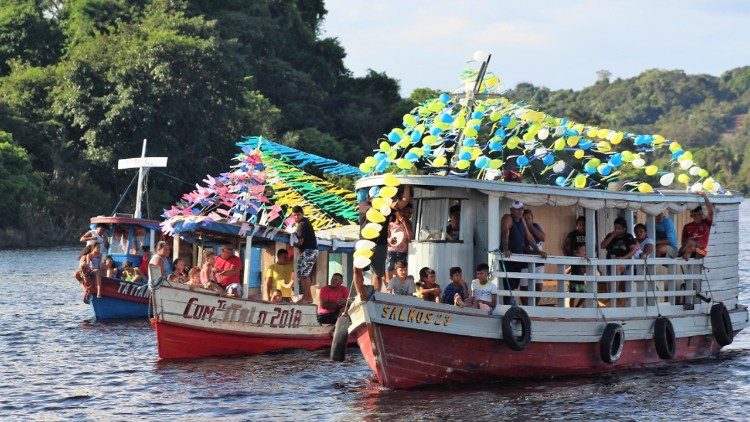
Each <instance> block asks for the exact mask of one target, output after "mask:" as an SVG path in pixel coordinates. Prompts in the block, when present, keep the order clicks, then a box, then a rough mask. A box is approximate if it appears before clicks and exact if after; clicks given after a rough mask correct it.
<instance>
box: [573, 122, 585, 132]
mask: <svg viewBox="0 0 750 422" xmlns="http://www.w3.org/2000/svg"><path fill="white" fill-rule="evenodd" d="M573 130H575V131H576V132H578V133H581V132H583V124H581V123H578V124H576V125H573Z"/></svg>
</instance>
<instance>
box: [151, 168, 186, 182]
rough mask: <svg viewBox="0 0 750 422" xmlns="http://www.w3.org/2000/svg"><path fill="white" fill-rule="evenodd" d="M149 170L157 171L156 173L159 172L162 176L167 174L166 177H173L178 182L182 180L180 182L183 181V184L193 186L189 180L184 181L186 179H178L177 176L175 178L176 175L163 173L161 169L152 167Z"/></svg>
mask: <svg viewBox="0 0 750 422" xmlns="http://www.w3.org/2000/svg"><path fill="white" fill-rule="evenodd" d="M151 171H155V172H157V173H159V174H161V175H162V176H167V177H168V178H170V179H174V180H176V181H178V182H182V183H184V184H186V185H188V186H193V184H192V183H190V182H186V181H184V180H182V179H179V178H177V177H174V176H172V175H170V174H167V173H164V172H163V171H159V170H156V169H155V168H152V169H151Z"/></svg>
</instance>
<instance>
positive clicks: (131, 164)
mask: <svg viewBox="0 0 750 422" xmlns="http://www.w3.org/2000/svg"><path fill="white" fill-rule="evenodd" d="M167 158H168V157H146V140H145V139H144V140H143V151H142V152H141V156H140V157H138V158H125V159H123V160H118V161H117V168H118V170H124V169H133V168H137V169H138V191H137V194H136V199H135V214H134V215H133V216H134V217H135V218H141V197H142V196H143V177H144V176H145V175H146V173H148V170H149V169H150V168H151V167H166V166H167Z"/></svg>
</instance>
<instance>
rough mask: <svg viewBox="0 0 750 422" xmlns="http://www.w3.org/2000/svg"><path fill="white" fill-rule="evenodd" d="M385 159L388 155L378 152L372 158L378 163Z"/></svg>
mask: <svg viewBox="0 0 750 422" xmlns="http://www.w3.org/2000/svg"><path fill="white" fill-rule="evenodd" d="M385 157H386V155H385V154H384V153H382V152H378V153H377V154H375V155H373V156H372V158H374V159H376V160H378V161H383V160H385Z"/></svg>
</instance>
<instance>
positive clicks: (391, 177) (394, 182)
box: [378, 173, 401, 208]
mask: <svg viewBox="0 0 750 422" xmlns="http://www.w3.org/2000/svg"><path fill="white" fill-rule="evenodd" d="M383 184H384V185H386V186H398V185H400V184H401V182H399V181H398V177H396V175H395V174H393V173H386V174H385V175H383ZM378 208H380V207H378Z"/></svg>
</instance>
